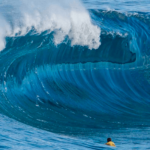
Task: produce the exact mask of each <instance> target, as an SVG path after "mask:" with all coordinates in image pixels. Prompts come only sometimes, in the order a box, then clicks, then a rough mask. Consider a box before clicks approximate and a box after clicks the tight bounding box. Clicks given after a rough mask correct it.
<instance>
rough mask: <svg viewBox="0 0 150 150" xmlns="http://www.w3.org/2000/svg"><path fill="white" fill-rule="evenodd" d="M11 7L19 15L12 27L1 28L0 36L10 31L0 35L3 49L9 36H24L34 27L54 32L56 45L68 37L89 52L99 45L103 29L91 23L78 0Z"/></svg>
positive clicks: (36, 0)
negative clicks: (86, 47) (87, 48)
mask: <svg viewBox="0 0 150 150" xmlns="http://www.w3.org/2000/svg"><path fill="white" fill-rule="evenodd" d="M15 4H17V5H16V6H15ZM11 5H14V6H13V9H16V10H17V12H18V13H15V14H12V20H13V27H11V28H10V27H9V26H10V25H9V23H8V22H7V26H8V27H7V29H4V28H5V27H4V26H3V27H1V26H0V28H1V29H0V34H1V30H4V31H5V30H6V31H7V30H8V31H7V34H4V33H3V34H1V35H0V43H1V44H0V50H2V49H4V47H5V40H4V39H5V37H6V36H16V34H17V35H19V36H24V35H25V34H27V33H28V32H29V30H31V29H32V28H33V27H34V28H35V30H36V31H37V32H38V33H41V32H43V31H45V30H49V31H50V32H52V31H55V35H54V43H55V44H56V45H57V44H60V43H61V42H62V41H63V40H64V38H65V36H68V37H69V38H70V39H71V45H72V46H74V45H81V46H88V47H89V48H90V49H97V48H98V47H99V46H100V33H101V30H100V28H99V27H97V26H96V25H93V24H92V22H91V18H90V16H89V14H88V12H87V10H86V9H85V8H84V7H83V5H82V4H81V2H80V1H78V0H63V1H62V0H55V1H53V0H32V1H30V0H16V1H15V3H12V4H11ZM18 14H19V15H18ZM15 15H18V16H15ZM5 22H6V21H5Z"/></svg>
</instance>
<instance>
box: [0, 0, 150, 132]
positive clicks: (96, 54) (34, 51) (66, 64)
mask: <svg viewBox="0 0 150 150" xmlns="http://www.w3.org/2000/svg"><path fill="white" fill-rule="evenodd" d="M28 3H29V1H28V0H26V1H15V3H14V2H13V1H12V3H11V2H10V4H9V5H6V3H5V2H3V4H2V3H0V22H1V24H0V49H1V53H0V87H1V88H0V111H1V113H3V114H5V115H7V116H9V117H11V118H14V119H16V120H18V121H20V122H23V123H26V124H29V125H31V126H35V127H38V128H42V129H44V130H49V131H52V132H59V133H66V134H69V133H74V134H75V133H81V132H84V133H88V132H91V131H94V130H97V129H104V128H105V129H106V128H110V127H111V128H115V129H117V128H120V127H133V126H149V125H150V119H149V118H147V116H148V115H150V100H149V97H150V92H149V89H150V76H149V72H150V66H149V64H150V57H149V55H150V46H149V43H150V31H149V29H150V14H149V13H142V12H128V13H127V12H126V13H124V12H117V11H115V10H114V11H112V10H97V9H89V10H86V9H85V8H84V6H83V5H82V4H81V3H80V2H79V1H76V0H72V1H68V0H65V1H63V2H62V1H59V0H57V1H55V2H53V1H47V0H44V2H43V1H42V3H41V1H36V6H35V5H33V4H34V3H35V1H32V2H31V3H30V5H28Z"/></svg>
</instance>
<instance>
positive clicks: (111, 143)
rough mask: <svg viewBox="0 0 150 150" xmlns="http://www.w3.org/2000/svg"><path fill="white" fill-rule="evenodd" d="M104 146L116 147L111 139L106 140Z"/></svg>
mask: <svg viewBox="0 0 150 150" xmlns="http://www.w3.org/2000/svg"><path fill="white" fill-rule="evenodd" d="M106 145H108V146H114V147H116V145H115V143H114V142H112V141H111V138H108V139H107V143H106Z"/></svg>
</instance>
